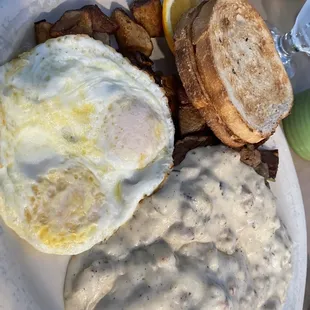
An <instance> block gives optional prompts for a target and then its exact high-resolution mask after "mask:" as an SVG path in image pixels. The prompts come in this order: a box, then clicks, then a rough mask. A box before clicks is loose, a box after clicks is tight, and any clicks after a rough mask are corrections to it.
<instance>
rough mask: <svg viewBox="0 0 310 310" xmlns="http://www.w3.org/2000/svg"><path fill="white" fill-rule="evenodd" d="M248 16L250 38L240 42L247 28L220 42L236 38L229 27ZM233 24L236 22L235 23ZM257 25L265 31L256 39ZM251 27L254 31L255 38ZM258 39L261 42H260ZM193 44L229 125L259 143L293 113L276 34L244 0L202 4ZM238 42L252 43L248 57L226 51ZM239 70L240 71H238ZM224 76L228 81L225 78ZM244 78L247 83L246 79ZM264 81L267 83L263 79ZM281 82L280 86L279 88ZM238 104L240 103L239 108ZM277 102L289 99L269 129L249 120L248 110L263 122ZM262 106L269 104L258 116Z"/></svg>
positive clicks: (203, 74)
mask: <svg viewBox="0 0 310 310" xmlns="http://www.w3.org/2000/svg"><path fill="white" fill-rule="evenodd" d="M206 16H207V17H209V19H210V20H208V18H206ZM238 19H240V23H241V25H239V24H238V23H239V21H238ZM246 20H251V25H250V27H253V29H250V31H249V37H246V38H244V42H241V40H242V38H241V37H242V35H243V33H242V34H240V37H238V35H236V36H235V37H234V38H236V42H229V43H228V44H227V46H223V48H222V49H220V48H221V45H225V43H226V42H227V41H229V40H231V39H230V36H229V35H228V34H229V32H230V31H234V32H235V33H236V32H237V30H238V27H245V26H243V25H242V23H244V22H245V21H246ZM254 21H255V22H254ZM201 23H203V25H201ZM225 23H227V25H225ZM232 23H235V25H234V26H232V25H231V24H232ZM219 25H220V26H219ZM246 25H247V24H246ZM225 27H226V28H225ZM219 28H220V30H219ZM222 28H223V29H224V30H222ZM256 28H257V29H256ZM201 29H203V31H201ZM251 30H252V31H251ZM257 30H259V31H260V33H259V34H258V35H257V37H255V38H253V36H254V34H255V31H257ZM252 32H253V36H252V37H251V33H252ZM216 33H218V35H216ZM225 34H226V35H225ZM221 35H222V39H221ZM234 38H233V39H234ZM233 39H232V40H233ZM219 40H222V42H219ZM225 41H226V42H225ZM250 41H253V43H251V42H250ZM249 42H250V43H251V44H250V43H249ZM257 42H259V44H256V43H257ZM192 43H193V44H194V45H195V50H196V55H195V56H196V62H197V67H198V71H199V75H200V77H201V79H202V81H203V84H204V86H205V88H206V90H207V92H208V95H209V96H210V98H211V100H212V103H213V105H214V106H215V109H216V111H217V113H218V114H219V115H221V117H222V119H223V121H224V122H225V124H226V125H227V127H228V128H229V129H230V130H231V131H232V132H234V133H235V134H236V135H237V136H239V137H240V138H241V139H242V140H244V141H246V142H248V143H258V142H260V141H261V140H263V139H266V138H268V137H269V136H270V135H271V134H272V133H273V132H274V130H275V128H276V127H277V126H278V124H279V122H280V121H281V119H283V118H284V117H286V116H287V114H288V113H289V111H290V109H291V106H292V102H293V92H292V88H291V84H290V81H289V79H288V77H287V74H286V72H285V69H284V67H283V65H282V63H281V61H280V59H279V56H278V54H277V51H276V49H275V47H274V43H273V39H272V37H271V34H270V32H269V30H268V29H267V27H266V25H265V23H264V21H263V20H262V18H261V17H260V15H259V14H258V13H257V12H256V10H254V8H252V7H251V6H250V5H249V4H248V3H247V1H245V0H228V1H227V0H225V1H223V0H211V1H209V2H208V3H207V4H205V5H204V6H203V7H202V9H201V10H200V14H199V15H198V16H197V18H196V19H195V21H194V22H193V42H192ZM233 44H235V45H236V44H239V45H241V44H244V47H240V48H238V50H243V49H246V48H248V51H246V52H247V53H248V58H247V55H245V56H244V57H242V55H240V60H236V59H235V58H234V57H235V55H233V51H229V50H228V51H227V47H229V46H232V45H233ZM225 49H226V50H225ZM262 49H263V50H262ZM225 52H226V54H225ZM246 52H245V53H246ZM219 55H222V57H220V56H219ZM227 55H228V56H227ZM230 55H231V56H230ZM255 58H256V59H255ZM235 61H236V62H238V63H239V66H238V65H236V64H235V63H234V62H235ZM265 64H266V65H265ZM264 65H265V67H264V68H263V66H264ZM242 66H244V67H245V68H246V67H248V70H249V71H245V70H242V69H240V67H242ZM235 67H237V68H235ZM225 70H226V71H225ZM229 70H230V71H229ZM251 70H253V71H251ZM239 74H240V76H238V75H239ZM251 75H252V76H251ZM260 76H261V77H260ZM246 77H247V78H246ZM224 79H227V81H226V82H225V81H224ZM251 79H252V80H255V81H254V82H253V83H252V84H251V83H250V82H251ZM210 81H212V83H210ZM243 81H244V84H242V82H243ZM263 81H266V83H265V84H263ZM255 83H256V85H255ZM261 85H262V86H261ZM277 85H280V86H279V87H278V88H277ZM229 88H231V90H230V89H229ZM248 91H252V92H257V93H255V94H254V96H253V95H249V94H248ZM236 97H237V98H236ZM268 97H269V98H268ZM270 97H271V98H270ZM260 100H261V101H260ZM234 101H235V102H236V103H235V104H234V103H233V102H234ZM263 102H266V106H263V104H262V103H263ZM237 104H239V105H240V107H241V108H239V109H238V108H237V107H236V105H237ZM273 104H277V105H279V106H280V105H282V104H287V108H285V109H284V111H283V113H282V114H281V113H278V114H279V115H277V116H276V117H275V120H274V122H273V124H272V125H270V127H268V130H263V127H262V128H260V127H259V126H258V125H257V126H255V124H253V123H254V122H253V121H252V122H251V120H250V119H249V115H250V118H252V119H254V120H255V122H257V123H262V124H264V121H265V119H268V118H269V117H270V116H271V115H270V114H272V113H274V112H273V109H277V108H273V107H272V105H273ZM247 105H248V106H247ZM260 105H262V107H260ZM261 108H262V109H266V112H262V113H261V115H262V116H259V117H260V118H259V117H258V116H257V117H256V114H257V115H258V114H260V111H259V109H261ZM243 109H244V110H245V111H246V110H249V112H244V114H243V115H241V112H242V110H243ZM267 110H268V111H267ZM251 123H252V124H251Z"/></svg>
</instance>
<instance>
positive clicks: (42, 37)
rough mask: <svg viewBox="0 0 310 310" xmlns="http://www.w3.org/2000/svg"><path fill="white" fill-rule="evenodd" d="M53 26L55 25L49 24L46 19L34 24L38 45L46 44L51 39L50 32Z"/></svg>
mask: <svg viewBox="0 0 310 310" xmlns="http://www.w3.org/2000/svg"><path fill="white" fill-rule="evenodd" d="M52 26H53V24H51V23H49V22H47V21H46V20H45V19H43V20H40V21H38V22H36V23H34V31H35V36H36V43H37V44H40V43H44V42H45V41H47V40H48V39H50V38H51V36H50V30H51V28H52Z"/></svg>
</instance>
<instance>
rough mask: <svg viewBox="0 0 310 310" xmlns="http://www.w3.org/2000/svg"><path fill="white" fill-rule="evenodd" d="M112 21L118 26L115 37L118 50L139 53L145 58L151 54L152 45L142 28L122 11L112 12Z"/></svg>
mask: <svg viewBox="0 0 310 310" xmlns="http://www.w3.org/2000/svg"><path fill="white" fill-rule="evenodd" d="M112 20H113V21H114V22H116V23H117V24H118V26H119V29H118V30H117V31H116V33H115V37H116V41H117V43H118V45H119V47H120V49H123V50H126V51H130V52H141V53H142V54H144V55H146V56H150V55H151V54H152V51H153V44H152V41H151V37H150V35H149V34H148V33H147V31H146V30H145V29H144V28H143V27H142V26H140V25H138V24H137V23H135V22H134V21H133V20H132V19H131V18H130V17H129V16H128V15H127V14H126V12H125V11H124V10H122V9H116V10H114V12H113V13H112Z"/></svg>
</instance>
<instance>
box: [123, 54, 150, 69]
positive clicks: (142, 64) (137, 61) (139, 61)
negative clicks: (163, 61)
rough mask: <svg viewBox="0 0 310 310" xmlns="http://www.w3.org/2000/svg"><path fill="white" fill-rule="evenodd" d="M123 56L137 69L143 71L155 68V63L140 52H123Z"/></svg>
mask: <svg viewBox="0 0 310 310" xmlns="http://www.w3.org/2000/svg"><path fill="white" fill-rule="evenodd" d="M122 55H123V56H124V57H127V58H128V59H129V61H130V62H131V63H132V64H133V65H134V66H136V67H138V68H139V69H142V70H147V71H149V70H148V69H151V68H152V66H153V64H154V63H153V61H152V60H151V59H150V58H149V57H147V56H145V55H144V54H142V53H140V52H130V51H125V50H123V51H122Z"/></svg>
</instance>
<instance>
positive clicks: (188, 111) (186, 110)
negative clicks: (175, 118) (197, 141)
mask: <svg viewBox="0 0 310 310" xmlns="http://www.w3.org/2000/svg"><path fill="white" fill-rule="evenodd" d="M178 115H179V128H180V134H181V136H186V135H189V134H194V133H198V132H200V131H203V130H205V129H206V128H207V126H206V121H205V120H204V119H203V118H202V116H201V115H200V113H199V111H198V110H197V109H196V108H195V107H194V106H193V105H192V104H189V105H185V106H184V105H180V108H179V114H178Z"/></svg>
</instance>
